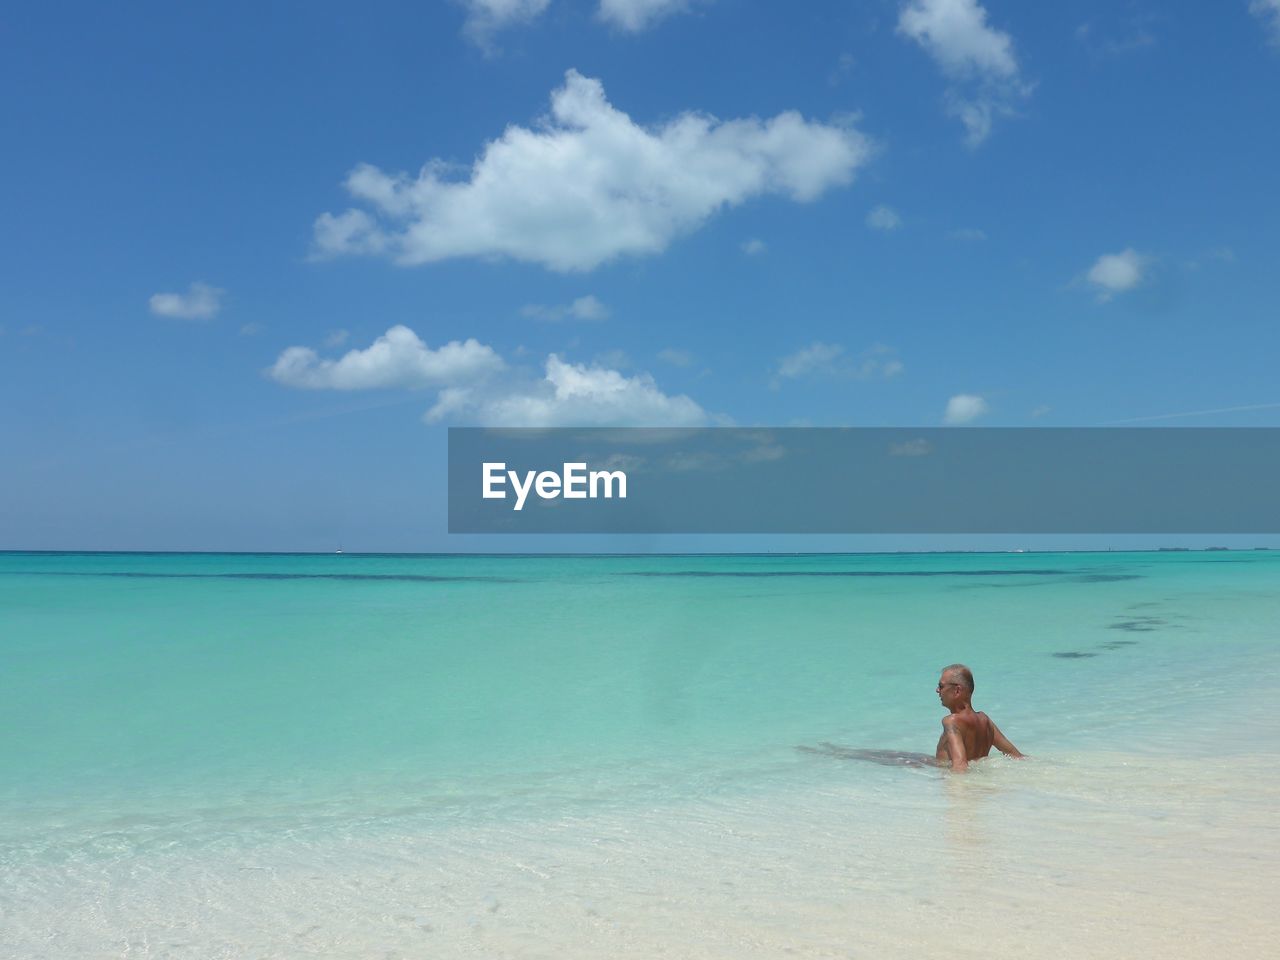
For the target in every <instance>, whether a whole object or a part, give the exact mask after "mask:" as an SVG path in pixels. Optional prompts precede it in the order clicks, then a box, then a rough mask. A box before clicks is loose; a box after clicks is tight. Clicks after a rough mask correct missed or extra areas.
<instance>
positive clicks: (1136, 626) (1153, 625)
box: [1107, 617, 1168, 633]
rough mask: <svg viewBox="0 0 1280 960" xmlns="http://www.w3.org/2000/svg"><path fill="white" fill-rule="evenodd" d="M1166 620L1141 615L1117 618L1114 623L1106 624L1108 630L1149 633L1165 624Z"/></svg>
mask: <svg viewBox="0 0 1280 960" xmlns="http://www.w3.org/2000/svg"><path fill="white" fill-rule="evenodd" d="M1167 622H1168V621H1165V620H1160V619H1158V618H1156V617H1142V618H1138V619H1128V620H1117V621H1116V622H1115V623H1109V624H1107V629H1108V630H1127V631H1129V632H1130V633H1151V632H1152V631H1153V630H1159V629H1160V628H1161V627H1162V626H1165V625H1166V623H1167Z"/></svg>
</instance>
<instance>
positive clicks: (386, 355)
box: [267, 326, 712, 427]
mask: <svg viewBox="0 0 1280 960" xmlns="http://www.w3.org/2000/svg"><path fill="white" fill-rule="evenodd" d="M610 363H612V364H614V365H625V363H626V359H625V357H623V356H621V355H616V356H606V357H603V358H601V359H600V361H598V362H596V363H593V364H574V363H569V362H567V361H565V360H562V359H561V358H560V357H559V356H557V355H556V354H551V355H550V356H548V357H547V360H546V364H545V367H544V368H543V370H542V371H541V372H540V373H535V372H533V371H529V370H527V369H525V368H521V367H512V366H509V365H508V364H506V363H505V362H504V361H503V360H502V358H501V357H499V356H498V354H497V353H496V352H495V351H494V350H493V348H492V347H490V346H488V345H486V344H482V343H480V342H478V341H476V340H474V339H468V340H465V341H458V340H453V341H451V342H449V343H447V344H445V345H444V346H442V347H439V348H437V349H432V348H430V347H428V346H427V345H426V344H425V343H423V341H422V340H421V338H419V337H418V335H417V334H416V333H414V332H413V331H412V330H410V329H409V328H408V327H405V326H395V327H392V328H391V329H390V330H388V331H387V332H386V333H385V334H383V335H382V336H381V337H379V338H378V339H377V340H375V341H374V342H373V343H372V344H371V345H370V346H369V347H366V348H365V349H363V350H351V351H349V352H348V353H347V354H346V355H344V356H343V357H341V358H339V359H337V360H330V359H322V358H321V357H320V356H319V355H318V354H317V353H316V352H315V351H314V350H312V349H311V348H309V347H289V348H288V349H286V350H285V351H283V352H282V353H281V354H280V356H279V357H278V358H277V359H276V362H275V364H274V365H272V366H271V367H270V369H268V370H267V374H268V376H270V377H271V378H272V379H274V380H275V381H277V382H278V383H281V384H284V385H285V386H288V387H295V388H298V389H307V390H373V389H380V388H382V389H386V388H401V389H425V388H430V389H434V390H435V391H436V399H435V402H434V403H433V404H432V406H431V408H430V409H429V410H428V411H427V412H426V413H425V414H424V415H423V419H424V420H425V421H426V422H428V423H439V422H442V421H446V420H451V421H461V422H467V423H475V424H481V425H485V426H504V427H552V426H655V427H660V426H676V427H688V426H701V425H704V424H706V423H708V422H710V421H711V420H712V418H711V417H710V416H709V415H708V414H707V412H706V411H705V410H703V409H702V407H700V406H699V405H698V404H697V403H696V402H694V401H693V400H691V399H690V398H689V397H687V396H683V395H676V396H673V395H669V394H666V393H664V392H663V391H662V390H661V389H660V388H659V387H658V385H657V383H656V382H655V381H654V379H653V377H651V376H650V375H649V374H647V373H639V374H636V375H635V376H631V377H628V376H625V375H623V374H622V373H620V372H618V370H616V369H613V368H612V367H611V366H608V365H605V364H610Z"/></svg>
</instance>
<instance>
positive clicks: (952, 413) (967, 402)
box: [942, 393, 990, 426]
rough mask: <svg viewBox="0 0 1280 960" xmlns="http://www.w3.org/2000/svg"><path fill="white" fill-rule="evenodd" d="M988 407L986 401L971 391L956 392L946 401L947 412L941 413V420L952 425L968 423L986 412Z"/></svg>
mask: <svg viewBox="0 0 1280 960" xmlns="http://www.w3.org/2000/svg"><path fill="white" fill-rule="evenodd" d="M989 409H990V408H989V407H988V406H987V401H985V400H983V399H982V397H979V396H977V395H976V394H972V393H958V394H956V395H955V396H954V397H952V398H951V399H950V400H948V401H947V412H946V413H945V414H943V417H942V422H943V423H946V424H950V425H952V426H955V425H956V424H961V423H969V422H970V421H972V420H976V419H978V417H981V416H983V415H984V414H986V413H987V411H988V410H989Z"/></svg>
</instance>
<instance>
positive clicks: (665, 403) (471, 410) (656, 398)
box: [423, 353, 710, 427]
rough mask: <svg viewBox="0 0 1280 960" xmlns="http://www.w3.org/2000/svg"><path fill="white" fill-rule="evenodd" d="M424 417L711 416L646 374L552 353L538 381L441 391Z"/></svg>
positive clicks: (492, 422)
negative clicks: (664, 389)
mask: <svg viewBox="0 0 1280 960" xmlns="http://www.w3.org/2000/svg"><path fill="white" fill-rule="evenodd" d="M423 419H424V420H426V422H428V423H439V422H441V421H443V420H463V421H466V422H470V423H478V424H481V425H484V426H503V427H558V426H578V427H587V426H615V427H697V426H702V425H704V424H706V423H708V422H709V420H710V417H709V416H708V414H707V412H706V411H705V410H703V409H702V407H700V406H699V405H698V404H697V403H695V402H694V401H693V400H691V399H690V398H689V397H687V396H684V395H679V396H671V395H668V394H666V393H663V392H662V390H661V389H659V387H658V385H657V383H655V382H654V379H653V377H651V376H650V375H649V374H647V373H639V374H636V375H635V376H633V377H627V376H624V375H623V374H621V373H619V372H618V371H617V370H611V369H608V368H606V367H601V366H595V365H586V364H574V363H568V362H566V361H564V360H561V359H560V357H558V356H557V355H556V354H554V353H553V354H551V355H550V356H549V357H547V362H546V366H545V368H544V372H543V376H542V377H541V378H540V379H526V380H520V379H516V378H513V379H511V380H508V381H506V382H496V383H489V384H485V385H481V386H476V387H455V388H449V389H445V390H442V391H440V396H439V399H438V400H437V401H436V404H435V406H433V407H432V408H431V409H430V410H428V411H427V412H426V414H424V416H423Z"/></svg>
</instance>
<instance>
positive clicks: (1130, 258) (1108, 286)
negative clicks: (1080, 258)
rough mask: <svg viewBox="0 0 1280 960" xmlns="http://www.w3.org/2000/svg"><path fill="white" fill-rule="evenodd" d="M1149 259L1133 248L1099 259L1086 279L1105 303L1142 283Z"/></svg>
mask: <svg viewBox="0 0 1280 960" xmlns="http://www.w3.org/2000/svg"><path fill="white" fill-rule="evenodd" d="M1147 261H1148V258H1147V257H1144V256H1143V255H1142V254H1140V253H1138V252H1137V251H1136V250H1134V249H1133V248H1132V247H1130V248H1128V249H1126V250H1122V251H1120V252H1119V253H1108V254H1104V255H1103V256H1101V257H1099V258H1098V259H1097V261H1096V262H1095V263H1094V265H1093V266H1092V267H1090V268H1089V272H1088V273H1087V274H1086V275H1085V278H1086V279H1087V280H1088V281H1089V282H1090V283H1091V284H1093V286H1094V288H1095V289H1096V290H1097V292H1098V299H1099V300H1100V301H1102V302H1103V303H1105V302H1106V301H1108V300H1110V299H1111V298H1112V297H1113V296H1115V295H1116V294H1117V293H1124V292H1125V291H1127V290H1132V289H1133V288H1134V287H1136V286H1137V285H1138V284H1140V283H1141V282H1142V278H1143V272H1144V271H1145V269H1146V265H1147Z"/></svg>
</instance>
